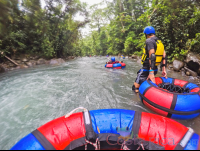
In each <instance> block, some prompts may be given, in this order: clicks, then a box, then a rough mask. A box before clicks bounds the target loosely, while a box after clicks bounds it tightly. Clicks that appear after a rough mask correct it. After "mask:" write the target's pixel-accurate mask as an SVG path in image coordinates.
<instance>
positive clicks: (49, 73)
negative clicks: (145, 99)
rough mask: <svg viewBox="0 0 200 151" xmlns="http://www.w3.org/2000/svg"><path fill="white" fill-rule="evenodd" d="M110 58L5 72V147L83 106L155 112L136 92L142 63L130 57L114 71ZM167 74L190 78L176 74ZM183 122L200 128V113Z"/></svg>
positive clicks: (1, 143)
mask: <svg viewBox="0 0 200 151" xmlns="http://www.w3.org/2000/svg"><path fill="white" fill-rule="evenodd" d="M106 61H108V58H106V57H92V58H89V57H84V58H79V59H75V60H71V61H68V62H66V63H64V64H62V65H60V66H49V65H44V66H39V67H35V68H29V69H23V70H17V71H10V72H6V73H3V74H1V75H0V90H1V91H0V149H6V150H8V149H10V148H11V147H12V146H13V145H14V144H15V143H16V142H18V141H19V140H20V139H21V138H23V137H24V136H26V135H27V134H29V133H30V132H32V131H33V130H35V129H36V128H38V127H40V126H41V125H43V124H45V123H47V122H48V121H51V120H53V119H55V118H58V117H60V116H63V115H66V114H67V113H69V112H70V111H71V110H73V109H75V108H77V107H80V106H82V107H85V108H87V109H89V110H96V109H109V108H117V109H129V110H139V111H145V112H150V113H153V112H152V111H150V110H148V109H147V108H146V107H145V106H143V104H142V103H141V101H140V100H139V98H138V97H137V95H135V93H133V92H132V85H133V83H134V80H135V78H136V76H137V71H138V70H139V69H140V68H141V65H140V64H139V63H137V62H135V61H133V60H128V59H125V60H124V62H125V63H126V64H127V66H126V68H125V69H122V70H121V69H120V70H112V69H106V68H105V62H106ZM159 75H161V74H160V73H159V74H158V76H159ZM168 75H169V77H173V78H179V79H183V80H188V77H182V76H181V74H180V73H177V72H168ZM179 122H181V123H182V124H184V125H185V126H187V127H192V128H193V129H194V130H195V131H196V132H197V131H200V127H199V125H200V117H198V118H196V119H193V120H188V121H179Z"/></svg>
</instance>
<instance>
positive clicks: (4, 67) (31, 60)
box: [0, 55, 76, 73]
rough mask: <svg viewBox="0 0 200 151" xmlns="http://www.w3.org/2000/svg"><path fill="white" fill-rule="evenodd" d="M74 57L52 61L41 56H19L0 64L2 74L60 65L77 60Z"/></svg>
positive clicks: (53, 59)
mask: <svg viewBox="0 0 200 151" xmlns="http://www.w3.org/2000/svg"><path fill="white" fill-rule="evenodd" d="M75 58H76V57H74V56H69V57H67V58H65V59H62V58H52V59H44V58H42V57H39V56H25V55H23V56H18V57H12V58H11V59H12V61H13V62H15V63H16V64H15V63H13V62H12V61H10V60H6V61H4V62H3V63H1V64H0V73H2V72H6V71H12V70H17V69H24V68H30V67H34V66H37V65H43V64H47V65H48V64H49V65H60V64H62V63H64V62H66V61H67V60H71V59H75Z"/></svg>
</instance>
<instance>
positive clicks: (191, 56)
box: [185, 52, 200, 75]
mask: <svg viewBox="0 0 200 151" xmlns="http://www.w3.org/2000/svg"><path fill="white" fill-rule="evenodd" d="M185 62H186V63H187V66H188V67H189V69H191V70H193V71H195V72H197V73H198V74H199V75H200V56H199V55H198V54H196V53H193V52H190V53H188V55H187V58H186V60H185Z"/></svg>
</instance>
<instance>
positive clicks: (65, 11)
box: [0, 0, 200, 60]
mask: <svg viewBox="0 0 200 151" xmlns="http://www.w3.org/2000/svg"><path fill="white" fill-rule="evenodd" d="M45 2H46V6H45V8H41V4H40V0H23V3H22V6H23V9H19V8H18V1H17V0H13V1H10V0H1V1H0V10H1V12H2V13H0V51H2V52H4V54H7V55H15V54H21V53H25V54H30V55H31V54H38V55H42V56H45V57H66V56H69V55H74V56H85V55H107V54H108V55H118V54H123V55H133V54H136V55H141V54H142V51H141V50H142V48H143V47H144V43H145V36H144V34H143V29H144V27H146V26H149V25H151V26H153V27H154V28H155V29H156V35H157V37H159V38H160V39H161V40H162V41H163V43H164V45H165V50H166V52H167V54H168V57H169V59H170V60H173V59H175V58H177V59H180V60H183V59H184V57H185V56H186V55H187V53H188V52H189V51H192V52H196V53H200V50H199V48H200V1H199V0H102V2H101V3H100V4H95V5H93V6H91V7H90V8H89V9H87V4H86V3H81V2H80V1H79V0H45ZM102 5H103V6H106V7H101V6H102ZM77 14H80V15H81V16H82V17H84V20H83V21H77V20H75V15H77ZM86 25H87V26H89V27H90V32H89V34H87V35H83V34H82V33H81V29H82V28H84V27H85V26H86ZM1 57H3V55H1Z"/></svg>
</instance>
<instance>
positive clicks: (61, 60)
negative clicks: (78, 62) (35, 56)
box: [57, 58, 65, 64]
mask: <svg viewBox="0 0 200 151" xmlns="http://www.w3.org/2000/svg"><path fill="white" fill-rule="evenodd" d="M57 60H58V62H59V63H60V64H62V63H65V61H64V60H63V59H62V58H59V59H57Z"/></svg>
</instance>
